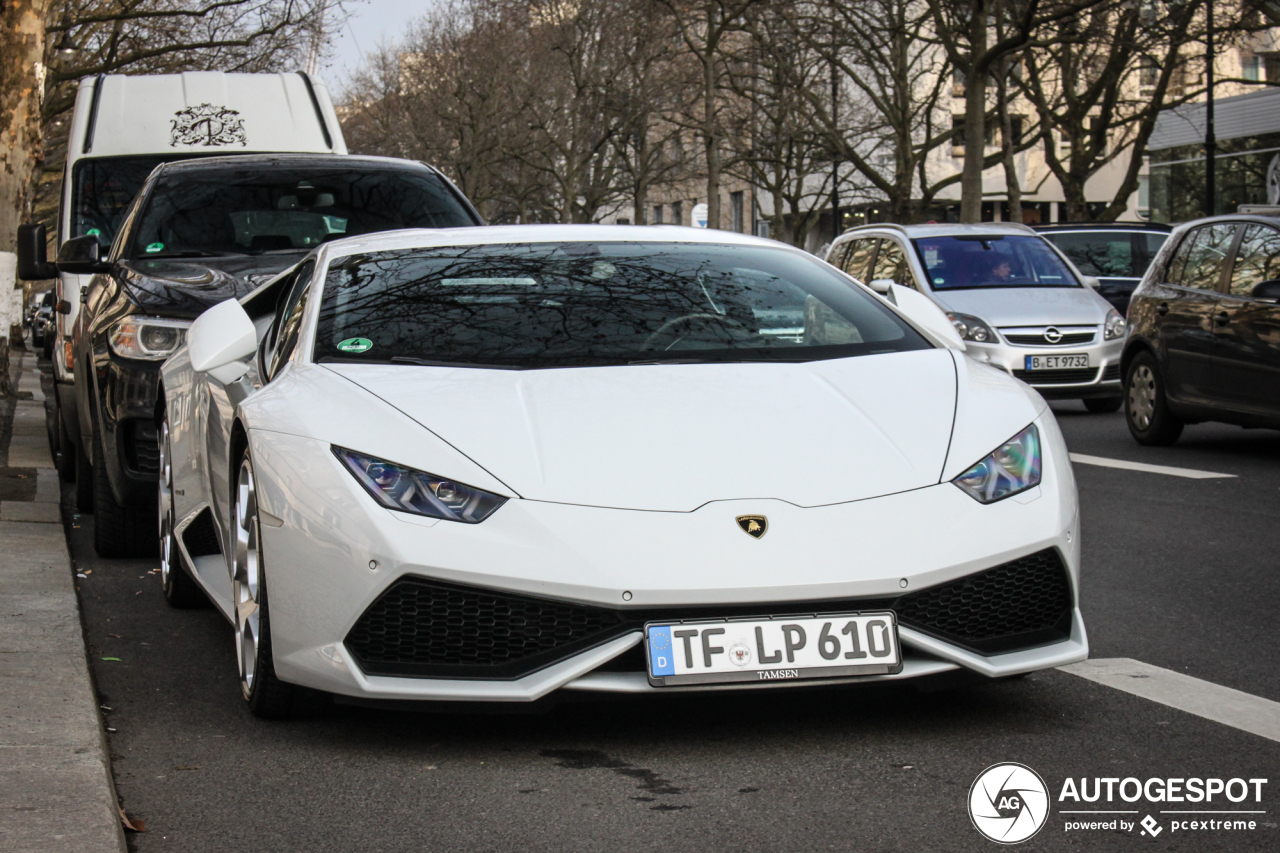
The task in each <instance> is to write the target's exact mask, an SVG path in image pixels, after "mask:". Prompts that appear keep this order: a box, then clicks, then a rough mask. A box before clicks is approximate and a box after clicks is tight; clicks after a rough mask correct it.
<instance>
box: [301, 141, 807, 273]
mask: <svg viewBox="0 0 1280 853" xmlns="http://www.w3.org/2000/svg"><path fill="white" fill-rule="evenodd" d="M343 159H345V160H349V159H352V158H350V157H346V158H343ZM577 242H583V243H617V242H628V243H701V244H704V245H721V246H723V245H731V246H759V247H767V248H772V249H786V250H789V251H792V252H800V251H801V250H800V249H797V248H795V247H794V246H788V245H787V244H785V243H779V242H777V241H776V240H768V239H765V238H763V237H755V236H752V235H750V234H739V233H737V232H734V231H720V230H717V229H713V228H690V227H685V226H677V225H665V226H655V225H595V224H592V225H559V224H555V225H484V226H471V227H465V228H411V229H404V230H401V231H382V232H379V233H375V234H360V235H357V236H355V237H347V238H344V239H342V240H333V241H331V242H329V243H325V244H324V245H322V246H321V247H320V248H319V254H320V256H321V257H322V258H324V259H329V260H332V259H334V258H338V257H344V256H346V255H355V254H361V253H364V252H386V251H395V250H398V249H430V248H441V247H446V246H483V245H501V244H505V243H577ZM804 254H808V253H807V252H805V253H804Z"/></svg>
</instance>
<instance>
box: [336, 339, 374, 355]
mask: <svg viewBox="0 0 1280 853" xmlns="http://www.w3.org/2000/svg"><path fill="white" fill-rule="evenodd" d="M338 349H340V350H341V351H342V352H364V351H365V350H369V349H373V341H371V340H369V339H368V338H347V339H346V340H345V341H339V342H338Z"/></svg>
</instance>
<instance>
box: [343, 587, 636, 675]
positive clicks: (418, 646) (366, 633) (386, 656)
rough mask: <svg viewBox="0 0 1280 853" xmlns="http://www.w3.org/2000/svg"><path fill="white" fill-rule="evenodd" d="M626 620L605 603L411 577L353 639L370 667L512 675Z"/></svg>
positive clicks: (377, 605)
mask: <svg viewBox="0 0 1280 853" xmlns="http://www.w3.org/2000/svg"><path fill="white" fill-rule="evenodd" d="M624 627H625V625H624V622H623V618H622V616H621V615H620V614H619V613H616V612H614V611H611V610H606V609H603V608H599V607H586V606H583V605H578V604H569V603H565V602H558V601H547V600H545V599H539V598H530V597H525V596H518V595H508V594H506V593H499V592H491V591H488V590H483V589H473V588H469V587H460V586H452V585H449V584H442V583H438V582H435V581H427V580H423V579H421V578H404V579H402V580H399V581H397V582H396V583H394V584H392V585H391V587H390V588H389V589H388V590H387V591H386V592H385V593H383V594H382V596H381V597H380V598H379V599H378V600H377V601H376V602H374V603H373V605H372V606H371V607H370V608H369V609H368V610H367V611H365V614H364V615H363V616H361V617H360V621H358V622H357V623H356V624H355V627H353V628H352V629H351V632H350V633H349V634H347V641H346V642H347V648H349V649H350V650H351V653H352V654H353V655H355V657H356V659H357V661H358V662H359V663H360V668H361V669H362V670H364V671H365V672H367V673H371V674H380V675H419V676H422V675H447V676H449V677H453V678H469V677H470V678H474V677H486V678H511V677H514V676H518V675H524V674H526V673H529V672H532V671H533V670H535V669H538V668H539V667H541V666H545V665H546V664H548V663H552V662H554V661H557V660H560V659H562V658H565V657H568V656H569V655H571V654H574V653H576V652H577V651H579V650H581V649H585V648H588V647H590V646H592V645H595V644H597V643H599V642H601V641H602V640H604V639H606V638H608V637H609V636H613V635H616V634H618V633H620V632H621V631H622V630H623V629H624Z"/></svg>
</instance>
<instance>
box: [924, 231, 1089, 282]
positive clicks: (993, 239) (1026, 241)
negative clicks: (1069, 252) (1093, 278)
mask: <svg viewBox="0 0 1280 853" xmlns="http://www.w3.org/2000/svg"><path fill="white" fill-rule="evenodd" d="M913 242H914V243H915V245H916V251H918V252H919V253H920V260H922V261H923V262H924V268H925V270H927V271H928V276H929V286H930V287H932V288H933V289H934V290H960V289H964V288H976V287H1080V286H1081V284H1080V282H1078V281H1076V277H1075V276H1074V275H1072V273H1071V270H1070V269H1069V268H1068V267H1067V265H1066V264H1064V263H1063V262H1062V258H1060V257H1058V254H1057V253H1056V252H1054V251H1053V249H1052V248H1050V247H1049V245H1048V244H1047V243H1045V241H1044V240H1042V239H1041V238H1040V237H1032V236H1029V235H1028V236H1026V237H1023V236H1020V235H1012V234H1004V235H1001V234H984V235H974V236H969V235H967V234H966V235H962V236H956V237H920V238H918V239H916V240H914V241H913Z"/></svg>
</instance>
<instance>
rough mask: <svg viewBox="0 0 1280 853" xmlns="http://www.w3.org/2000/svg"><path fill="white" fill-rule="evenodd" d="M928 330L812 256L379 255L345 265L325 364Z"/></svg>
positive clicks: (698, 350)
mask: <svg viewBox="0 0 1280 853" xmlns="http://www.w3.org/2000/svg"><path fill="white" fill-rule="evenodd" d="M928 346H929V345H928V344H927V343H926V342H925V340H924V339H923V338H922V337H921V336H920V335H919V334H917V333H916V332H915V331H914V330H912V329H911V328H910V327H909V326H907V325H906V324H905V323H904V322H902V321H901V320H900V319H899V318H898V317H897V316H896V315H895V314H893V312H891V311H890V310H889V309H888V308H886V307H885V306H883V305H881V304H880V303H879V301H878V300H877V299H876V297H874V296H872V295H870V294H867V293H865V292H863V291H861V290H859V289H856V288H853V287H851V286H850V285H849V284H848V283H847V281H846V280H844V279H843V278H842V277H840V276H839V275H838V274H837V273H835V272H834V271H831V270H829V269H827V268H826V267H824V266H823V265H821V264H819V263H818V262H817V260H815V259H813V258H811V257H809V256H807V255H803V254H801V253H799V252H794V251H788V250H780V249H771V248H756V247H743V246H711V245H697V244H679V243H540V244H533V245H487V246H468V247H458V248H446V249H412V250H405V251H395V252H376V253H369V254H365V255H358V256H354V257H351V258H347V259H343V260H341V261H339V262H338V263H337V265H336V266H333V267H330V269H329V273H328V277H327V279H326V281H325V285H324V298H323V302H322V304H321V308H320V320H319V326H318V328H317V333H316V346H315V357H316V358H317V360H343V361H362V362H386V361H394V360H396V359H402V360H410V361H411V360H422V361H427V362H446V363H452V364H462V365H477V366H493V367H517V368H537V367H571V366H583V365H606V364H628V363H632V362H652V361H669V360H675V361H685V360H690V361H812V360H817V359H828V358H843V357H846V356H855V355H867V354H872V353H886V352H901V351H905V350H912V349H925V348H927V347H928Z"/></svg>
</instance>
